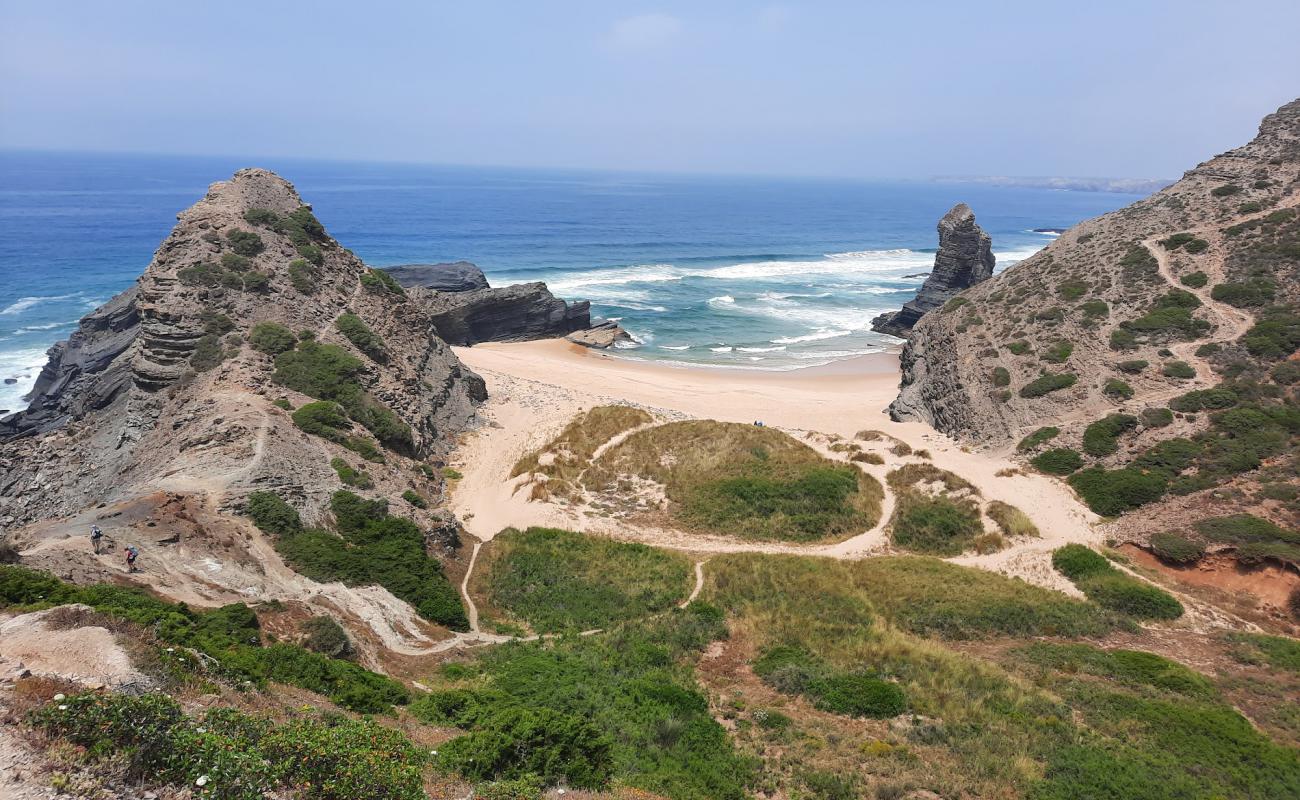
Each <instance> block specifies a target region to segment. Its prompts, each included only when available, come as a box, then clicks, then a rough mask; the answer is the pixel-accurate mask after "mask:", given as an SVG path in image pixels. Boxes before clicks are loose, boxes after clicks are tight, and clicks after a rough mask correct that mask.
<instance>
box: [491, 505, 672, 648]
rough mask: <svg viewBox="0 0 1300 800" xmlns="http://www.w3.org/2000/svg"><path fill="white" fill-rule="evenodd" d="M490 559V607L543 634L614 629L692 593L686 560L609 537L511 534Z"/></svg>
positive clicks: (536, 531)
mask: <svg viewBox="0 0 1300 800" xmlns="http://www.w3.org/2000/svg"><path fill="white" fill-rule="evenodd" d="M487 555H488V559H487V561H488V563H487V568H486V569H485V570H484V571H483V573H481V574H483V575H486V579H485V581H484V582H485V583H486V588H485V593H486V594H487V597H488V600H489V602H490V603H491V604H492V606H494V607H495V608H498V609H501V610H503V611H506V612H508V613H509V614H511V615H512V616H514V617H515V618H517V619H521V620H523V621H525V622H527V623H528V624H529V626H530V627H532V629H533V630H535V631H537V632H539V633H553V632H557V631H563V630H579V631H581V630H588V629H591V628H607V627H610V626H612V625H615V624H618V623H619V622H623V621H626V620H630V619H636V618H638V617H644V616H646V615H649V614H653V613H658V612H661V611H665V610H667V609H670V608H672V607H673V606H674V605H676V604H677V603H678V602H680V601H681V600H682V599H684V598H685V597H686V594H687V592H688V591H689V588H688V587H689V579H690V571H691V568H690V562H689V561H688V560H687V559H686V558H684V557H682V556H681V555H679V554H677V553H672V552H668V551H665V550H658V549H655V548H652V547H648V546H646V545H643V544H632V543H628V542H618V541H614V540H612V539H608V538H604V537H597V536H586V535H583V534H580V533H572V532H570V531H564V530H557V529H552V528H529V529H528V530H526V531H516V530H507V531H505V532H503V533H501V534H499V535H498V536H497V537H496V538H494V539H493V540H492V547H491V548H490V549H489V550H488V552H487Z"/></svg>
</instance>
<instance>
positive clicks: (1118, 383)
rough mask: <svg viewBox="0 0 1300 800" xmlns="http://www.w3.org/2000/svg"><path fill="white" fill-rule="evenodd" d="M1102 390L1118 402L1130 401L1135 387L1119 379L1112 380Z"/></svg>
mask: <svg viewBox="0 0 1300 800" xmlns="http://www.w3.org/2000/svg"><path fill="white" fill-rule="evenodd" d="M1101 390H1102V392H1104V393H1105V394H1107V395H1109V396H1110V397H1113V398H1115V399H1117V400H1128V399H1129V398H1131V397H1132V396H1133V387H1132V386H1129V385H1128V384H1127V383H1125V382H1124V381H1122V380H1120V379H1119V378H1110V379H1109V380H1107V381H1106V384H1105V385H1104V386H1102V389H1101Z"/></svg>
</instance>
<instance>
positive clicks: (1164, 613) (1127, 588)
mask: <svg viewBox="0 0 1300 800" xmlns="http://www.w3.org/2000/svg"><path fill="white" fill-rule="evenodd" d="M1052 566H1053V567H1055V568H1056V570H1057V571H1058V572H1060V573H1061V574H1062V575H1064V576H1065V577H1067V578H1069V579H1070V580H1071V581H1073V582H1074V584H1075V585H1076V586H1078V587H1079V590H1080V591H1082V592H1083V593H1084V594H1085V595H1086V596H1087V597H1088V599H1089V600H1092V601H1093V602H1095V603H1097V605H1099V606H1101V607H1103V608H1106V609H1109V610H1111V611H1115V612H1118V613H1121V614H1125V615H1127V616H1130V617H1134V618H1137V619H1177V618H1178V617H1180V616H1182V615H1183V607H1182V604H1181V603H1179V602H1178V601H1177V600H1176V599H1174V597H1173V596H1172V595H1170V594H1169V593H1168V592H1166V591H1164V590H1163V589H1160V588H1158V587H1156V586H1152V585H1150V584H1148V583H1145V582H1143V581H1140V580H1138V579H1136V578H1133V577H1131V576H1129V575H1125V574H1124V573H1122V572H1120V571H1119V570H1117V569H1115V568H1114V567H1113V566H1112V565H1111V563H1110V562H1109V561H1107V560H1106V559H1105V558H1104V557H1103V556H1101V555H1100V554H1099V553H1097V552H1095V551H1093V550H1091V549H1089V548H1087V547H1084V546H1083V545H1081V544H1068V545H1066V546H1064V547H1061V548H1058V549H1057V550H1056V551H1054V552H1053V553H1052Z"/></svg>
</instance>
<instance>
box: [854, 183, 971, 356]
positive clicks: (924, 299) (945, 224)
mask: <svg viewBox="0 0 1300 800" xmlns="http://www.w3.org/2000/svg"><path fill="white" fill-rule="evenodd" d="M993 266H994V258H993V242H992V240H991V239H990V238H989V235H988V234H987V233H985V232H984V230H983V229H982V228H980V226H979V225H977V224H976V223H975V212H973V211H971V210H970V206H968V205H966V204H965V203H958V204H957V205H955V206H953V207H952V210H950V211H949V212H948V213H947V214H944V215H943V219H941V220H939V252H938V253H936V254H935V257H934V270H933V271H931V273H930V277H928V278H926V279H925V283H924V284H922V285H921V290H920V291H919V292H917V293H916V297H915V298H913V299H912V300H910V301H908V302H907V303H906V304H905V305H904V306H903V309H902V310H901V311H894V312H891V313H888V314H881V315H880V316H878V317H876V318H875V319H873V320H872V321H871V329H872V330H874V331H876V332H877V333H887V334H889V335H890V336H899V337H902V338H907V337H908V336H910V335H911V332H912V327H913V326H914V325H916V323H917V321H919V320H920V319H921V316H922V315H923V314H925V313H926V312H927V311H932V310H934V309H936V308H938V307H940V306H942V305H943V304H944V303H946V302H948V301H949V300H950V299H952V298H953V297H954V296H955V295H956V294H957V293H958V292H961V291H962V290H963V289H969V288H970V287H972V286H974V285H975V284H977V283H980V282H982V281H986V280H988V279H989V278H991V277H992V276H993Z"/></svg>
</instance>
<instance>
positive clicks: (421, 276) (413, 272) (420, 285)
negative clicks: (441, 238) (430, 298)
mask: <svg viewBox="0 0 1300 800" xmlns="http://www.w3.org/2000/svg"><path fill="white" fill-rule="evenodd" d="M384 272H387V273H388V274H389V275H392V276H393V278H394V279H395V280H396V281H397V282H398V283H400V284H402V286H404V287H406V288H407V289H434V290H437V291H439V292H472V291H474V290H476V289H486V288H488V281H487V276H486V275H484V274H483V270H481V269H479V268H478V266H477V265H476V264H473V263H471V262H469V261H453V262H450V263H447V264H401V265H399V266H396V267H385V268H384Z"/></svg>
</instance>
